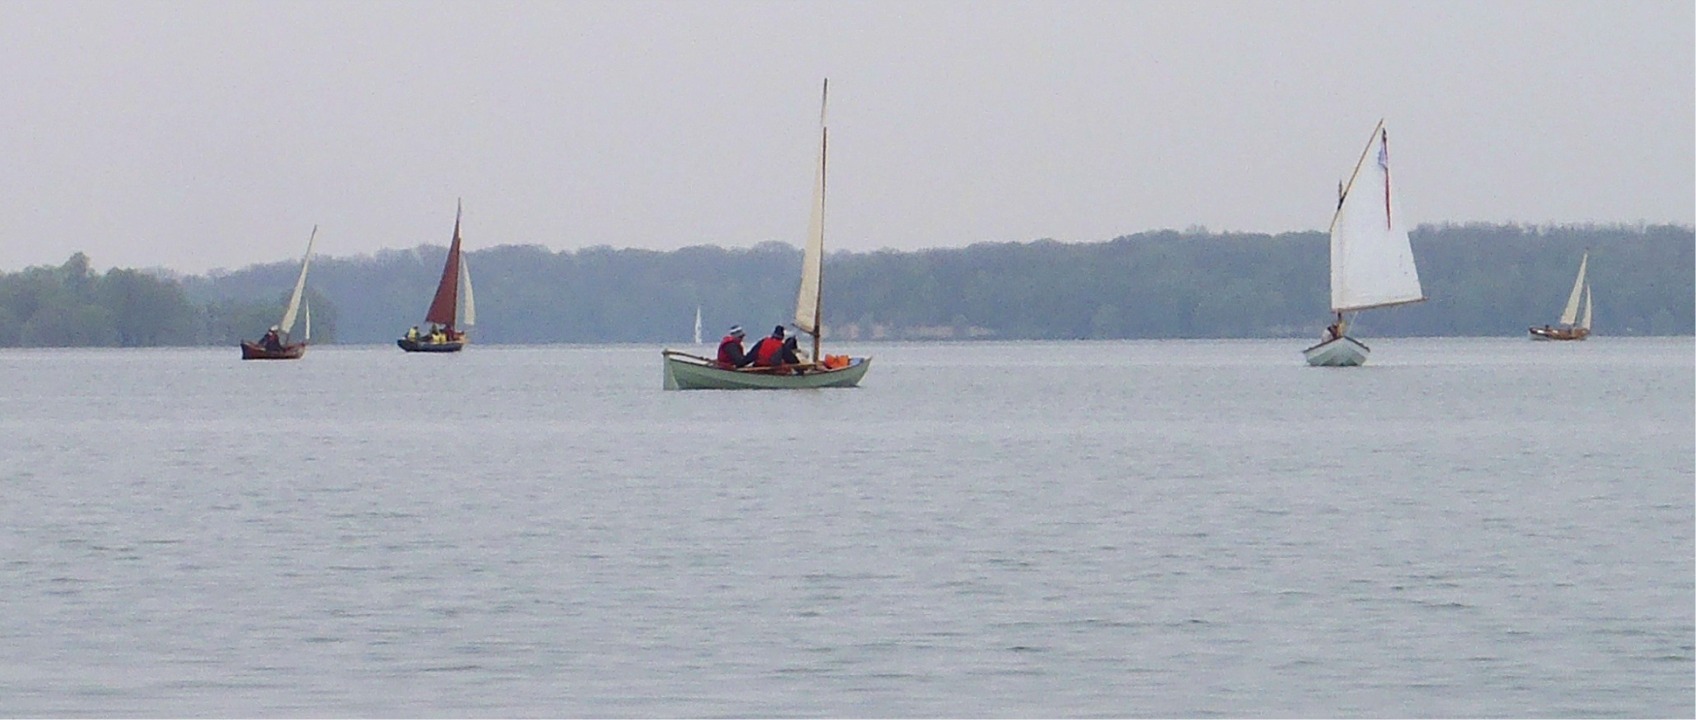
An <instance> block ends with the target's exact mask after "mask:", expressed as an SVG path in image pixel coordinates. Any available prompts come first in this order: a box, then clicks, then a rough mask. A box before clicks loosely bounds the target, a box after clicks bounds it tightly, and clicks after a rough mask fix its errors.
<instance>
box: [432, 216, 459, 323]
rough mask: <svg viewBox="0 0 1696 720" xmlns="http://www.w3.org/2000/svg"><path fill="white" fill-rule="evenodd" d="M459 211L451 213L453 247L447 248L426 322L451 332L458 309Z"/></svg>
mask: <svg viewBox="0 0 1696 720" xmlns="http://www.w3.org/2000/svg"><path fill="white" fill-rule="evenodd" d="M459 215H460V211H459V209H457V208H456V209H455V210H454V213H453V245H451V246H450V247H448V261H447V263H446V264H444V265H443V266H442V281H441V282H440V283H438V284H437V285H436V297H435V299H434V300H431V301H430V311H429V312H427V313H425V314H424V320H425V321H426V322H433V323H436V324H437V325H443V326H446V327H447V329H448V330H449V331H450V332H451V331H452V330H453V323H454V312H455V310H456V309H457V308H458V307H459Z"/></svg>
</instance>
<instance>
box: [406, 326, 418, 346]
mask: <svg viewBox="0 0 1696 720" xmlns="http://www.w3.org/2000/svg"><path fill="white" fill-rule="evenodd" d="M406 339H407V341H408V342H418V326H417V325H413V326H412V329H411V330H407V331H406Z"/></svg>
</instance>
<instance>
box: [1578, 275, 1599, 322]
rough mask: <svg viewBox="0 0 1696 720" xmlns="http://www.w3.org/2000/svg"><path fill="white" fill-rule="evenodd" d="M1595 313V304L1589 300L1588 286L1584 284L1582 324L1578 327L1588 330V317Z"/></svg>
mask: <svg viewBox="0 0 1696 720" xmlns="http://www.w3.org/2000/svg"><path fill="white" fill-rule="evenodd" d="M1595 312H1596V303H1595V301H1594V300H1591V299H1590V284H1589V283H1585V284H1584V324H1582V325H1579V327H1581V328H1584V329H1585V330H1589V329H1590V317H1591V315H1592V314H1594V313H1595Z"/></svg>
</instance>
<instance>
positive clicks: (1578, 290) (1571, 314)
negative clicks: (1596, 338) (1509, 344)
mask: <svg viewBox="0 0 1696 720" xmlns="http://www.w3.org/2000/svg"><path fill="white" fill-rule="evenodd" d="M1589 265H1590V253H1589V252H1588V251H1586V252H1585V253H1584V257H1583V259H1581V260H1579V261H1578V277H1577V279H1574V280H1573V281H1572V294H1571V295H1568V296H1567V298H1566V309H1565V310H1562V311H1561V324H1560V326H1559V327H1550V326H1548V325H1544V326H1543V327H1534V328H1531V339H1532V340H1583V339H1584V338H1587V337H1590V318H1591V317H1592V315H1593V313H1594V312H1595V310H1596V306H1595V305H1594V304H1592V303H1591V302H1590V283H1588V282H1586V281H1585V280H1584V271H1585V270H1586V269H1588V267H1589ZM1580 295H1582V296H1583V297H1582V298H1581V297H1580ZM1581 302H1582V304H1583V305H1584V319H1583V321H1582V322H1579V321H1578V320H1579V318H1578V306H1579V304H1580V303H1581Z"/></svg>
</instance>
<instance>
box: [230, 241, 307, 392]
mask: <svg viewBox="0 0 1696 720" xmlns="http://www.w3.org/2000/svg"><path fill="white" fill-rule="evenodd" d="M317 241H318V226H317V225H313V226H312V235H311V237H308V238H307V239H306V257H303V258H301V260H300V277H298V278H295V281H294V294H293V295H290V296H289V304H288V306H287V307H286V308H284V309H283V319H282V320H281V321H280V322H278V323H277V324H276V325H272V326H271V329H270V330H269V331H268V332H266V333H265V336H264V337H262V338H260V339H259V340H258V341H247V340H243V341H241V359H243V360H295V359H298V358H299V357H300V356H302V355H305V354H306V343H307V342H308V341H310V340H311V339H312V308H311V305H308V306H307V310H306V313H307V314H306V334H305V336H304V337H302V338H301V340H300V342H298V343H291V342H289V340H290V339H291V338H290V337H289V336H290V334H292V333H293V332H294V321H295V316H296V315H297V314H299V312H300V303H301V301H302V300H304V299H305V298H306V271H307V269H308V268H310V267H311V266H312V244H313V243H314V242H317Z"/></svg>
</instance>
